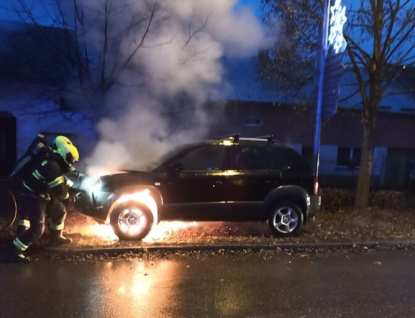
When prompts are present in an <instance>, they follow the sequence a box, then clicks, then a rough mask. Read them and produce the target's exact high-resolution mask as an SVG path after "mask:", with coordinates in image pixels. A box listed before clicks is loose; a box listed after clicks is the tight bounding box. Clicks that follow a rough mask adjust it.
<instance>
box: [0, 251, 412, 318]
mask: <svg viewBox="0 0 415 318" xmlns="http://www.w3.org/2000/svg"><path fill="white" fill-rule="evenodd" d="M414 265H415V253H414V252H413V251H404V250H388V251H376V250H375V251H367V252H352V253H348V252H345V251H341V252H323V253H317V254H316V253H295V254H292V255H287V254H286V253H285V252H280V253H278V254H276V253H275V252H264V253H255V254H242V255H241V254H239V255H232V253H227V254H224V255H214V256H206V255H200V256H197V257H195V256H192V257H186V256H175V255H170V256H167V257H163V258H161V259H153V260H151V259H150V260H149V259H142V258H141V259H140V258H133V259H131V260H119V259H117V260H113V261H108V262H107V261H99V262H95V261H71V262H64V261H37V262H33V263H30V264H0V286H1V293H0V317H1V318H3V317H4V318H8V317H25V318H29V317H77V318H80V317H96V318H98V317H100V318H101V317H108V318H110V317H111V318H116V317H123V318H129V317H151V318H153V317H154V318H156V317H163V318H164V317H198V318H200V317H415V270H414V268H415V266H414Z"/></svg>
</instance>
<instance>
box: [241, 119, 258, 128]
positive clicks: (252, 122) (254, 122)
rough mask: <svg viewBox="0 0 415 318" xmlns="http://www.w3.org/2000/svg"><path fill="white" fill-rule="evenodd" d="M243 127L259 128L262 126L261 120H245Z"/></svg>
mask: <svg viewBox="0 0 415 318" xmlns="http://www.w3.org/2000/svg"><path fill="white" fill-rule="evenodd" d="M244 126H247V127H260V126H262V120H261V118H245V121H244Z"/></svg>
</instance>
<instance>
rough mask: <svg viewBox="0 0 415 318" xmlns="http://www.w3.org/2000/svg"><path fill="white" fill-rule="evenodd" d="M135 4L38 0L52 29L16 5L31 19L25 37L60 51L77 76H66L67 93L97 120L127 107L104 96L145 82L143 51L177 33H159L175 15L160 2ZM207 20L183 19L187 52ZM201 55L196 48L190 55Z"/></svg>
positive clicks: (18, 46)
mask: <svg viewBox="0 0 415 318" xmlns="http://www.w3.org/2000/svg"><path fill="white" fill-rule="evenodd" d="M132 3H133V2H132V1H129V0H122V1H119V0H102V1H101V0H97V1H94V0H91V1H85V0H52V1H49V2H46V0H39V1H38V2H37V5H38V6H40V7H43V8H45V11H44V14H43V18H44V17H45V16H46V17H47V20H48V21H49V25H51V27H50V26H48V27H45V26H44V25H43V24H42V21H40V20H39V18H38V16H36V15H35V14H34V10H33V8H32V7H30V6H29V5H28V3H27V2H26V0H18V2H17V5H16V7H15V10H16V12H18V14H19V15H20V16H21V18H22V21H25V22H29V23H28V24H27V25H28V27H27V28H25V30H23V31H19V32H21V35H22V37H24V38H25V39H27V38H28V37H30V39H31V43H37V44H39V46H40V47H44V46H42V45H45V44H47V46H48V47H50V48H51V49H53V50H55V51H59V52H60V54H55V57H56V58H57V63H59V64H60V65H62V67H64V68H65V70H68V72H66V74H72V78H71V79H70V80H69V81H68V78H66V79H65V82H64V83H62V84H63V85H62V87H61V89H62V92H63V94H65V95H68V96H70V97H69V99H71V100H73V101H75V104H76V105H77V106H76V107H78V108H82V107H83V108H85V109H88V110H92V111H91V112H89V114H90V115H91V116H92V117H93V118H91V119H93V121H94V122H96V121H98V120H99V118H100V117H101V115H102V114H107V115H108V112H116V111H117V110H119V109H120V108H122V107H123V102H122V101H121V100H119V101H118V103H117V102H114V103H113V104H112V105H111V107H110V108H105V109H103V105H104V104H105V103H104V99H105V96H106V95H107V94H108V93H109V92H111V90H112V89H113V88H114V87H115V86H117V87H118V88H119V87H124V88H134V87H137V88H139V87H143V85H145V83H146V74H145V70H144V69H143V68H142V66H140V64H139V63H136V61H135V59H136V58H137V56H138V55H139V54H140V52H142V51H143V50H146V49H147V50H148V49H154V48H157V47H161V46H163V45H167V44H169V43H170V42H171V41H172V40H173V38H174V37H175V32H176V31H175V30H171V36H170V37H167V38H166V36H165V34H163V35H162V36H159V35H160V33H161V32H164V33H166V32H165V29H163V28H165V25H167V24H168V20H169V18H170V17H169V16H168V14H167V13H166V11H165V10H163V8H162V5H161V4H160V1H159V0H145V1H140V2H139V4H134V5H135V6H136V7H135V8H137V6H138V5H139V6H140V9H139V10H131V5H132ZM208 20H209V14H208V15H207V16H206V17H205V18H204V19H203V20H201V21H193V20H191V21H187V22H186V21H184V22H183V23H187V24H188V28H187V33H188V38H185V39H182V41H183V42H184V46H183V48H182V50H183V51H185V50H189V51H191V50H194V47H192V48H191V47H190V42H192V41H194V37H195V36H196V35H197V34H198V33H200V32H201V31H203V30H204V29H205V27H206V25H207V23H208ZM28 30H30V32H29V31H28ZM50 30H55V32H54V33H56V34H59V41H57V40H56V37H53V36H51V32H50ZM15 38H16V37H15V36H14V35H12V36H10V43H11V44H12V45H14V51H16V52H24V51H25V50H24V49H23V46H24V45H23V44H22V43H20V42H19V43H17V42H16V41H14V39H15ZM41 43H43V44H41ZM126 43H128V45H125V44H126ZM203 49H205V48H203ZM202 53H203V52H199V51H197V50H196V51H194V52H193V51H192V54H191V56H187V55H186V56H187V59H191V58H192V56H196V55H198V54H202ZM44 66H45V65H43V66H42V68H43V69H44V68H45V67H44ZM126 74H128V75H129V76H126ZM131 74H134V75H131ZM67 77H68V76H67ZM132 79H133V80H132Z"/></svg>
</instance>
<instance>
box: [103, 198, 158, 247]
mask: <svg viewBox="0 0 415 318" xmlns="http://www.w3.org/2000/svg"><path fill="white" fill-rule="evenodd" d="M153 220H154V218H153V214H152V213H151V211H150V209H149V208H148V207H147V206H145V205H144V204H141V203H138V202H124V203H121V204H119V205H118V206H116V207H115V209H114V211H113V212H112V213H111V218H110V222H111V226H112V228H113V230H114V233H115V234H116V235H117V236H118V238H119V239H120V240H141V239H142V238H144V237H146V236H147V234H148V233H149V232H150V230H151V228H152V226H153Z"/></svg>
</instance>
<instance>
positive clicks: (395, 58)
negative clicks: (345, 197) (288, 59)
mask: <svg viewBox="0 0 415 318" xmlns="http://www.w3.org/2000/svg"><path fill="white" fill-rule="evenodd" d="M318 2H319V3H320V6H319V8H322V6H321V4H322V2H323V1H322V0H320V1H319V0H316V1H315V2H314V3H315V4H318ZM281 4H284V5H285V6H288V7H291V8H292V10H293V12H294V13H293V16H292V18H291V19H290V20H289V21H290V22H291V23H292V24H293V25H288V26H289V27H287V29H288V30H290V32H291V33H293V32H292V30H297V32H294V39H296V38H298V37H304V41H308V39H310V37H309V36H308V35H307V33H301V30H304V29H305V30H314V31H316V30H317V26H318V24H319V19H316V18H314V19H307V20H306V21H305V23H306V25H302V23H303V22H304V21H303V22H302V20H304V19H302V16H305V17H309V16H310V17H315V14H316V10H315V8H316V6H315V5H314V6H311V3H310V1H309V0H299V1H295V2H291V1H286V0H263V5H264V8H265V10H268V11H269V10H270V9H272V10H277V12H278V10H279V8H280V7H281ZM297 7H300V8H302V11H297V10H296V8H297ZM319 14H320V15H321V14H322V11H321V10H319V12H317V15H319ZM276 15H277V16H278V14H276ZM346 15H347V18H348V23H347V24H346V26H345V27H346V29H345V38H346V41H347V43H348V47H347V53H348V60H346V62H347V64H348V68H349V69H350V70H352V71H353V72H354V73H355V75H356V78H357V81H358V87H359V94H360V96H361V100H362V107H363V111H362V115H361V122H362V125H363V140H362V155H361V159H360V171H359V177H358V183H357V189H356V196H355V206H356V207H366V206H367V205H368V199H369V191H370V179H371V172H372V161H373V150H374V141H375V133H376V119H377V114H378V109H379V105H380V103H381V101H382V99H383V98H384V97H386V96H387V95H388V94H398V93H404V92H403V91H402V92H391V91H390V90H388V91H387V88H388V87H390V85H391V83H393V82H394V81H395V80H396V79H397V78H398V77H399V76H400V75H401V72H402V70H403V69H404V68H406V67H408V68H409V67H412V66H414V63H415V30H414V29H415V24H414V23H413V21H414V20H415V4H413V2H412V1H410V0H370V1H364V0H361V1H353V3H352V6H351V7H349V8H347V11H346ZM297 21H299V22H298V23H297ZM311 39H312V40H313V41H314V39H315V38H311ZM297 41H298V40H297ZM294 43H295V42H294ZM301 49H303V48H301ZM311 49H312V46H311V45H309V46H305V50H302V51H301V50H300V52H299V56H300V59H302V60H303V61H309V57H310V52H311V51H310V50H311ZM297 65H298V64H297ZM309 65H310V64H309ZM275 72H277V73H278V72H279V69H278V68H276V69H275ZM405 92H408V90H406V91H405Z"/></svg>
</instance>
